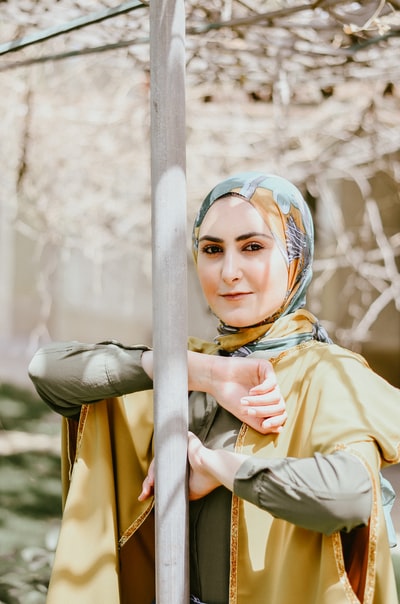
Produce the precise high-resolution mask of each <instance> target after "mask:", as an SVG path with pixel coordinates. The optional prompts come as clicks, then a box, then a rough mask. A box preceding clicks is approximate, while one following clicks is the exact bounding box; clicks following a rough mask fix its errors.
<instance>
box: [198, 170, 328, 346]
mask: <svg viewBox="0 0 400 604" xmlns="http://www.w3.org/2000/svg"><path fill="white" fill-rule="evenodd" d="M229 195H235V196H240V197H242V198H243V199H246V200H247V201H248V202H249V203H250V204H251V205H252V206H253V207H254V208H255V209H256V210H257V211H258V213H259V214H260V215H261V216H262V218H263V220H264V221H265V223H266V224H267V225H268V227H269V228H270V230H271V233H272V235H273V237H274V238H275V241H276V243H277V245H278V247H279V250H280V251H281V253H282V255H283V257H284V259H285V262H286V265H287V268H288V289H287V293H286V296H285V299H284V303H283V304H282V306H281V308H279V309H278V311H277V312H276V313H275V314H274V315H273V316H270V317H265V320H264V321H262V323H261V324H257V325H255V326H249V327H246V328H237V327H231V326H229V325H225V324H224V323H222V322H221V323H220V324H219V327H218V331H219V332H220V334H221V337H220V338H218V342H219V344H220V345H221V346H222V347H224V346H223V344H224V343H225V344H227V346H226V347H225V349H228V350H229V349H231V348H232V347H235V346H234V344H233V343H234V342H236V343H237V344H239V345H241V344H242V343H243V342H245V343H248V342H253V341H254V340H258V339H259V338H260V337H261V336H263V335H264V334H265V333H266V332H267V331H268V330H269V326H271V325H272V324H274V323H275V322H276V321H277V320H278V319H280V318H281V317H284V316H286V315H289V314H291V313H293V312H294V311H296V310H298V309H301V308H303V307H304V305H305V302H306V291H307V288H308V286H309V284H310V281H311V278H312V259H313V251H314V228H313V221H312V217H311V213H310V210H309V208H308V206H307V204H306V202H305V201H304V199H303V196H302V195H301V193H300V191H299V190H298V189H297V187H295V186H294V185H293V184H292V183H290V182H289V181H288V180H286V179H284V178H282V177H280V176H275V175H272V174H263V173H260V172H241V173H239V174H235V175H234V176H232V177H230V178H228V179H226V180H224V181H223V182H221V183H219V184H218V185H217V186H216V187H214V188H213V189H212V190H211V192H210V193H209V194H208V195H207V197H206V198H205V199H204V201H203V203H202V204H201V206H200V210H199V212H198V214H197V217H196V220H195V222H194V227H193V237H192V241H193V256H194V259H195V262H196V263H197V255H198V245H199V231H200V227H201V224H202V222H203V220H204V217H205V215H206V214H207V212H208V210H209V209H210V207H211V206H212V204H213V203H214V202H215V201H217V200H218V199H221V198H222V197H227V196H229ZM308 314H309V313H308ZM310 316H312V315H310ZM313 325H315V328H314V329H313V331H314V332H319V333H318V334H317V336H316V335H313V336H312V337H313V338H316V339H322V340H323V341H328V340H327V336H326V334H325V333H322V332H323V330H322V328H321V327H320V326H319V324H318V323H317V322H316V321H315V322H314V323H313ZM235 334H237V336H238V337H236V338H229V335H235ZM226 336H228V338H226ZM308 339H310V338H308ZM257 347H258V348H259V347H260V346H257Z"/></svg>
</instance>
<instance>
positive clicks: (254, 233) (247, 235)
mask: <svg viewBox="0 0 400 604" xmlns="http://www.w3.org/2000/svg"><path fill="white" fill-rule="evenodd" d="M252 237H264V239H273V237H272V235H271V234H270V233H258V232H257V231H251V232H250V233H243V235H239V236H238V237H236V238H235V241H245V240H246V239H251V238H252Z"/></svg>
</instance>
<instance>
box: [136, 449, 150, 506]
mask: <svg viewBox="0 0 400 604" xmlns="http://www.w3.org/2000/svg"><path fill="white" fill-rule="evenodd" d="M152 495H154V458H153V459H152V461H151V463H150V465H149V469H148V471H147V476H146V478H145V479H144V480H143V483H142V492H141V493H140V495H139V497H138V500H139V501H146V499H148V498H149V497H151V496H152Z"/></svg>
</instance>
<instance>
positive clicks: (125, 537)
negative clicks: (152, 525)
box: [118, 499, 154, 549]
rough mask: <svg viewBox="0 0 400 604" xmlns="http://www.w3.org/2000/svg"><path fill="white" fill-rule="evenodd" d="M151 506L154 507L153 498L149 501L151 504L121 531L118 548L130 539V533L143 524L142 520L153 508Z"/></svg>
mask: <svg viewBox="0 0 400 604" xmlns="http://www.w3.org/2000/svg"><path fill="white" fill-rule="evenodd" d="M153 507H154V499H153V501H152V502H151V504H150V505H149V506H148V507H147V508H146V509H145V511H144V512H142V514H140V516H138V517H137V518H136V520H134V521H133V522H132V524H131V525H130V526H129V527H128V528H127V529H126V531H124V532H123V533H122V535H121V537H120V538H119V540H118V547H119V549H121V548H122V547H123V546H124V545H125V543H126V542H127V541H128V540H129V539H130V537H132V535H133V534H134V533H135V532H136V531H137V530H138V528H139V527H140V526H141V525H142V524H143V522H144V521H145V520H146V518H147V517H148V515H149V514H150V512H151V510H152V509H153Z"/></svg>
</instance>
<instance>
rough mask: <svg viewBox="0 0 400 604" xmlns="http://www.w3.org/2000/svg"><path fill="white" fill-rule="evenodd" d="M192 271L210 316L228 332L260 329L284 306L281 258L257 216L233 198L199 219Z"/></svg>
mask: <svg viewBox="0 0 400 604" xmlns="http://www.w3.org/2000/svg"><path fill="white" fill-rule="evenodd" d="M197 271H198V276H199V280H200V284H201V287H202V289H203V292H204V295H205V297H206V300H207V302H208V304H209V306H210V308H211V310H212V311H213V313H214V314H215V315H216V316H217V317H218V318H219V319H220V320H221V321H223V322H224V323H225V324H226V325H231V326H232V327H247V326H250V325H255V324H257V323H260V322H261V321H263V320H265V319H266V318H268V317H270V316H271V315H273V314H274V313H275V312H276V311H277V310H278V309H279V308H280V307H281V306H282V304H283V302H284V300H285V296H286V292H287V286H288V270H287V266H286V262H285V260H284V258H283V255H282V253H281V252H280V250H279V248H278V245H277V244H276V241H275V239H274V237H273V236H272V234H271V231H270V230H269V228H268V226H267V225H266V224H265V222H264V221H263V219H262V217H261V215H260V214H259V213H258V212H257V210H256V209H255V208H254V207H253V206H252V205H251V204H250V203H249V202H247V201H246V200H244V199H240V198H238V197H226V198H223V199H220V200H218V201H216V202H214V204H213V205H212V206H211V208H210V209H209V210H208V212H207V214H206V215H205V217H204V220H203V222H202V224H201V226H200V232H199V248H198V258H197Z"/></svg>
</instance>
